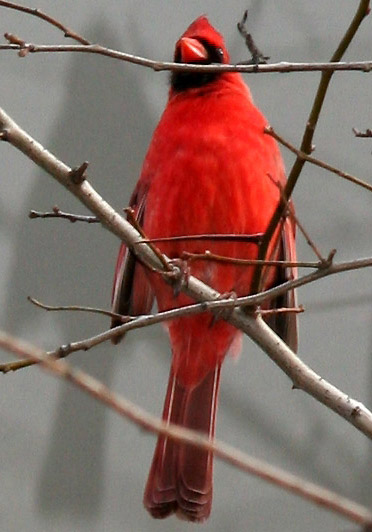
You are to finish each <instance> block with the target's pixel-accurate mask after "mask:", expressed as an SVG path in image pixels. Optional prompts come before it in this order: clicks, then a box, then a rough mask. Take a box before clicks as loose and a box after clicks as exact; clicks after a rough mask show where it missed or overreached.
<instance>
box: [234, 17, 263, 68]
mask: <svg viewBox="0 0 372 532" xmlns="http://www.w3.org/2000/svg"><path fill="white" fill-rule="evenodd" d="M247 20H248V9H246V10H245V11H244V14H243V18H242V20H241V21H240V22H238V24H237V27H238V31H239V33H240V35H241V36H242V37H243V39H244V40H245V44H246V46H247V48H248V50H249V52H250V53H251V55H252V59H251V60H250V61H248V64H253V65H263V64H266V63H267V61H268V60H269V59H270V57H269V56H265V55H263V53H262V52H261V51H260V50H259V49H258V48H257V46H256V43H255V42H254V40H253V37H252V35H251V34H250V33H248V30H247V24H246V23H247Z"/></svg>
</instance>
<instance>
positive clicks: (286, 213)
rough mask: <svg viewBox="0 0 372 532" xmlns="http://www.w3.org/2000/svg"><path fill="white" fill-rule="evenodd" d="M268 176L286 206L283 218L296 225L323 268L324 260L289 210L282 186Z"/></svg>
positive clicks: (293, 211)
mask: <svg viewBox="0 0 372 532" xmlns="http://www.w3.org/2000/svg"><path fill="white" fill-rule="evenodd" d="M268 176H269V178H270V179H271V181H272V182H273V183H274V184H275V185H276V186H277V187H278V189H279V192H280V198H281V201H282V202H283V204H286V209H285V210H284V212H283V216H289V217H290V218H291V219H292V220H293V222H294V223H295V224H296V225H297V227H298V229H299V230H300V232H301V233H302V235H303V236H304V237H305V240H306V243H307V244H308V245H309V246H310V247H311V249H312V250H313V252H314V253H315V255H316V256H317V257H318V259H319V263H318V266H319V267H323V266H324V261H325V260H326V259H325V258H324V257H323V255H322V254H321V253H320V251H319V249H318V247H317V246H316V245H315V242H314V241H313V240H312V239H311V237H310V235H309V233H308V232H307V231H306V229H305V227H304V226H303V225H302V224H301V222H300V221H299V219H298V217H297V216H296V214H295V210H294V208H290V207H289V205H290V200H287V199H286V198H285V195H284V188H283V186H282V184H281V183H280V181H277V180H275V179H273V178H272V176H271V175H270V174H268Z"/></svg>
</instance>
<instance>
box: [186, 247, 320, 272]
mask: <svg viewBox="0 0 372 532" xmlns="http://www.w3.org/2000/svg"><path fill="white" fill-rule="evenodd" d="M181 258H182V259H185V260H187V261H192V262H194V261H196V260H207V261H216V262H222V263H226V264H235V265H236V266H257V265H258V264H259V265H261V266H279V267H282V268H324V264H323V262H321V261H320V262H300V261H298V262H289V261H285V260H259V259H239V258H233V257H225V256H223V255H217V254H215V253H211V252H210V251H208V250H206V251H205V252H204V253H190V252H189V251H184V252H183V253H182V257H181Z"/></svg>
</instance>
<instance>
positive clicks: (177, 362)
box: [112, 16, 297, 521]
mask: <svg viewBox="0 0 372 532" xmlns="http://www.w3.org/2000/svg"><path fill="white" fill-rule="evenodd" d="M174 60H175V61H176V62H181V63H192V64H199V65H200V64H203V65H206V64H211V63H213V64H214V63H217V64H223V63H228V62H229V56H228V53H227V50H226V47H225V43H224V40H223V38H222V36H221V35H220V34H219V33H218V32H217V31H216V30H215V29H214V28H213V26H211V24H210V23H209V21H208V19H207V18H206V17H205V16H201V17H199V18H197V19H196V20H195V21H194V22H193V23H192V24H191V26H190V27H189V28H188V29H187V30H186V31H185V33H184V34H183V36H182V37H181V38H180V39H179V40H178V42H177V44H176V48H175V55H174ZM266 125H267V121H266V120H265V118H264V117H263V115H262V114H261V112H260V111H259V110H258V109H257V108H256V107H255V105H254V104H253V101H252V97H251V94H250V92H249V89H248V88H247V86H246V85H245V84H244V82H243V80H242V78H241V76H240V74H238V73H227V72H225V73H199V72H195V73H192V72H173V73H172V75H171V79H170V91H169V99H168V103H167V105H166V108H165V110H164V113H163V115H162V117H161V119H160V122H159V124H158V126H157V128H156V130H155V132H154V135H153V137H152V141H151V143H150V147H149V149H148V152H147V155H146V158H145V161H144V164H143V168H142V172H141V176H140V179H139V181H138V183H137V186H136V188H135V190H134V192H133V195H132V197H131V201H130V205H131V207H132V208H133V209H134V212H135V215H136V217H137V220H138V222H139V223H140V224H141V225H142V227H143V229H144V232H145V234H146V235H147V237H149V238H156V237H172V236H184V235H198V234H199V235H200V234H210V235H215V234H221V233H224V234H226V233H228V234H254V233H262V232H264V231H265V229H266V227H267V225H268V223H269V220H270V218H271V216H272V214H273V212H274V210H275V208H276V206H277V204H278V201H279V199H280V186H278V183H279V185H284V183H285V174H284V168H283V163H282V159H281V156H280V153H279V150H278V146H277V144H276V142H275V141H274V139H273V138H272V137H271V136H269V135H267V134H265V133H264V128H265V126H266ZM276 182H277V183H276ZM157 246H158V247H159V248H160V250H161V251H162V252H164V253H165V254H166V255H167V256H168V257H170V258H177V257H181V255H182V253H183V252H184V251H189V252H194V253H203V252H205V250H206V249H208V250H209V251H211V252H212V253H216V254H218V255H224V256H228V257H235V258H245V259H255V258H257V253H258V246H257V244H255V243H251V242H237V241H236V240H235V241H234V239H231V241H221V240H217V239H213V237H211V239H210V241H208V242H205V240H204V241H203V240H200V241H195V240H193V241H191V240H189V241H187V240H184V241H168V242H163V243H158V244H157ZM295 257H296V254H295V229H294V225H293V223H292V221H291V220H290V219H289V218H286V219H285V220H284V221H282V223H281V225H280V227H279V229H278V230H277V232H276V234H275V235H274V237H273V240H272V242H271V245H270V246H269V251H268V254H267V258H270V259H278V260H279V259H281V260H290V261H293V260H295ZM189 270H190V273H191V274H192V275H194V276H195V277H197V278H198V279H201V280H202V281H203V282H205V283H206V284H208V285H210V286H212V287H213V288H214V289H216V290H218V291H219V292H220V293H227V292H234V293H235V294H237V295H238V296H241V295H246V294H249V293H250V287H251V282H252V274H253V266H245V267H243V266H240V265H239V266H238V265H231V264H230V265H227V264H223V263H221V262H218V261H215V262H214V261H205V260H197V261H192V262H191V263H190V264H189ZM291 276H293V271H289V269H288V268H287V269H284V268H277V267H271V268H266V272H265V274H264V286H263V288H269V287H270V286H274V285H275V284H278V283H280V282H283V281H285V280H287V279H288V278H290V277H291ZM154 296H155V298H156V301H157V305H158V308H159V310H161V311H163V310H168V309H172V308H175V307H182V306H184V305H187V304H190V303H192V300H191V299H190V298H189V297H187V296H185V295H184V294H182V293H180V294H178V295H176V294H175V292H174V290H173V289H172V288H171V287H170V286H169V285H168V284H166V283H165V282H164V280H163V279H162V278H161V276H160V275H159V274H157V273H153V272H151V273H150V272H149V271H148V270H145V268H144V267H143V266H142V265H141V264H140V263H139V262H138V261H137V260H136V259H135V257H134V255H133V254H132V253H131V252H130V251H128V250H127V249H126V247H125V245H122V246H121V248H120V252H119V256H118V260H117V266H116V272H115V282H114V288H113V310H114V311H115V312H119V313H120V314H130V315H138V314H146V313H148V312H150V310H151V307H152V304H153V299H154ZM294 297H295V295H294V293H293V292H289V293H288V294H287V295H286V296H284V297H281V298H280V300H279V301H278V300H275V301H271V302H270V304H269V305H270V307H272V308H274V307H277V306H293V305H294ZM271 322H272V324H273V326H274V328H275V330H276V331H277V332H278V334H280V336H281V337H282V338H283V339H284V340H285V341H286V342H287V343H288V344H289V345H290V346H291V347H292V348H293V349H296V347H297V327H296V318H295V315H294V314H288V313H285V314H277V315H276V317H275V315H273V318H272V320H271ZM112 325H113V326H116V325H119V322H118V321H117V320H113V324H112ZM167 329H168V332H169V336H170V342H171V346H172V364H171V369H170V376H169V383H168V388H167V393H166V398H165V405H164V411H163V419H165V420H166V421H168V422H171V423H176V424H178V425H181V426H183V427H188V428H190V429H194V430H198V431H201V432H203V433H205V434H207V435H208V436H209V438H213V437H214V432H215V419H216V411H217V397H218V389H219V380H220V370H221V364H222V362H223V360H224V358H225V356H226V354H227V353H231V354H233V355H236V354H238V352H239V350H240V344H241V333H240V332H239V331H238V330H237V329H235V328H234V327H233V326H232V325H230V324H229V323H227V322H226V321H224V320H223V319H221V318H220V319H218V317H217V318H216V317H214V316H212V315H211V314H210V313H207V312H204V313H200V314H198V315H193V316H189V317H181V318H178V319H174V320H171V321H169V323H167ZM212 458H213V457H212V454H211V453H208V452H206V451H203V450H200V449H197V448H196V447H192V446H187V445H181V444H178V443H174V442H173V441H171V440H170V439H168V438H166V437H164V436H159V438H158V442H157V446H156V449H155V454H154V458H153V462H152V465H151V469H150V473H149V477H148V481H147V485H146V489H145V494H144V504H145V507H146V508H147V510H148V511H149V512H150V514H151V515H152V516H153V517H156V518H163V517H166V516H168V515H169V514H171V513H173V512H175V513H176V514H177V515H178V517H180V518H182V519H186V520H190V521H203V520H205V519H206V518H207V517H208V516H209V514H210V511H211V504H212V470H213V464H212Z"/></svg>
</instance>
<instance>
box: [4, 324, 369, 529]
mask: <svg viewBox="0 0 372 532" xmlns="http://www.w3.org/2000/svg"><path fill="white" fill-rule="evenodd" d="M0 347H2V348H4V349H7V350H8V351H10V352H12V353H14V354H15V355H17V356H18V357H25V356H27V357H29V358H30V359H32V360H33V361H34V362H37V363H39V364H41V365H42V366H43V367H44V368H45V369H46V370H48V371H49V372H52V373H53V374H54V375H55V376H58V377H61V378H64V379H66V380H68V381H70V382H71V383H73V384H74V385H75V386H77V387H79V388H80V389H82V390H83V391H85V392H86V393H88V394H89V395H91V396H92V397H94V398H95V399H97V400H98V401H100V402H102V403H103V404H105V405H106V406H108V407H109V408H111V409H112V410H114V411H115V412H117V413H118V414H119V415H120V416H122V417H125V418H126V419H129V420H130V421H132V422H133V423H135V424H137V425H139V426H141V427H142V428H143V429H145V430H148V431H150V432H153V433H156V434H163V435H165V436H167V437H169V438H170V439H172V440H174V441H178V442H182V443H187V444H188V445H193V446H195V447H199V448H201V449H205V450H206V451H211V452H213V453H214V455H215V456H217V457H219V458H220V459H222V460H224V461H225V462H228V463H230V464H232V465H233V466H235V467H237V468H238V469H240V470H242V471H245V472H247V473H250V474H252V475H255V476H258V477H259V478H261V479H263V480H266V481H267V482H271V483H272V484H274V485H277V486H279V487H281V488H284V489H286V490H287V491H289V492H291V493H293V494H294V495H297V496H299V497H302V498H304V499H306V500H309V501H311V502H313V503H314V504H317V505H320V506H323V507H325V508H327V509H328V510H331V511H333V512H335V513H337V514H339V515H342V516H344V517H346V518H347V519H349V520H350V521H353V522H355V523H358V524H360V525H364V526H371V525H372V513H371V512H370V510H368V509H367V508H365V507H364V506H362V505H360V504H358V503H356V502H354V501H351V500H350V499H347V498H346V497H343V496H341V495H339V494H337V493H335V492H332V491H330V490H328V489H326V488H323V487H322V486H319V485H316V484H314V483H312V482H308V481H306V480H303V479H301V478H299V477H297V476H295V475H293V474H292V473H288V472H287V471H284V470H283V469H280V468H278V467H274V466H272V465H270V464H267V463H266V462H264V461H262V460H258V459H256V458H253V457H251V456H249V455H247V454H246V453H244V452H242V451H240V450H239V449H237V448H234V447H232V446H231V445H228V444H226V443H223V442H220V441H218V440H212V441H211V440H210V439H209V438H208V437H207V436H204V435H202V434H201V433H199V432H196V431H193V430H190V429H185V428H183V427H179V426H177V425H174V424H173V423H168V422H166V421H163V420H160V419H158V418H157V417H155V416H152V415H151V414H149V413H148V412H146V411H145V410H143V409H142V408H140V407H139V406H137V405H135V404H133V403H131V402H130V401H128V400H127V399H125V398H124V397H122V396H119V395H118V394H115V393H113V392H112V391H111V390H109V389H108V388H107V387H106V386H105V385H104V384H103V383H102V382H100V381H98V380H96V379H95V378H94V377H92V376H90V375H88V374H86V373H84V372H82V371H80V370H77V369H73V368H72V367H71V366H69V365H68V364H67V363H66V362H64V361H61V360H53V359H51V358H48V357H47V356H46V354H45V352H43V351H42V350H41V349H39V348H37V347H34V346H32V345H30V344H27V343H25V342H21V341H19V340H16V339H15V338H12V337H11V336H9V335H7V334H5V333H2V332H0Z"/></svg>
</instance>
